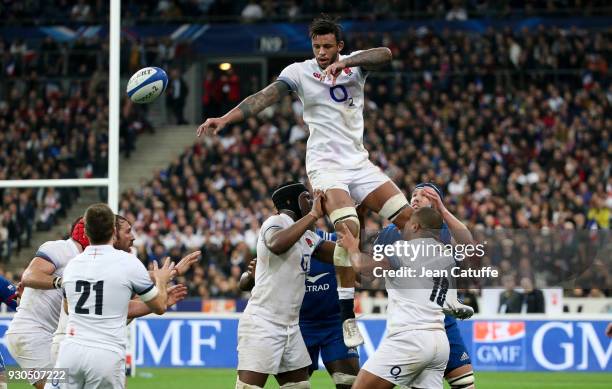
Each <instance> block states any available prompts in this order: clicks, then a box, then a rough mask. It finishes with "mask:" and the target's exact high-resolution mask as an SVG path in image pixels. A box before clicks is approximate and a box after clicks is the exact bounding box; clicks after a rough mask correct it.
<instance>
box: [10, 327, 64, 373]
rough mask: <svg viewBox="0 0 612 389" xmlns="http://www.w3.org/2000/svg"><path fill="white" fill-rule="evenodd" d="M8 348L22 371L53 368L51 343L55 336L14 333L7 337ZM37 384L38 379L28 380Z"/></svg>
mask: <svg viewBox="0 0 612 389" xmlns="http://www.w3.org/2000/svg"><path fill="white" fill-rule="evenodd" d="M5 339H6V348H7V349H8V351H9V352H10V353H11V355H12V356H13V359H14V360H15V361H16V362H17V364H18V365H19V367H21V368H22V369H49V368H52V367H53V357H52V355H51V342H52V340H53V335H52V334H50V333H46V332H42V331H41V332H33V333H23V334H20V333H14V332H9V333H7V334H6V335H5ZM28 381H29V382H30V384H32V385H33V384H35V383H36V382H37V381H39V380H36V379H32V380H28Z"/></svg>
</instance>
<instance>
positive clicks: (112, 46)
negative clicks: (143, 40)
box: [108, 0, 121, 213]
mask: <svg viewBox="0 0 612 389" xmlns="http://www.w3.org/2000/svg"><path fill="white" fill-rule="evenodd" d="M109 19H110V35H109V56H110V59H109V77H108V107H109V108H108V116H109V118H108V124H109V129H108V135H109V136H108V180H109V182H108V206H109V207H110V208H111V209H112V210H113V212H115V213H116V212H117V211H118V210H119V102H120V99H121V97H120V94H119V56H120V47H121V0H110V18H109Z"/></svg>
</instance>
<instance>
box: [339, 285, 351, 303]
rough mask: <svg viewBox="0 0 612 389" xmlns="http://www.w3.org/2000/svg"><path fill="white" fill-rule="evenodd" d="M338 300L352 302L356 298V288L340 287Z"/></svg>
mask: <svg viewBox="0 0 612 389" xmlns="http://www.w3.org/2000/svg"><path fill="white" fill-rule="evenodd" d="M338 298H339V299H340V300H352V299H354V298H355V288H342V287H340V286H339V287H338Z"/></svg>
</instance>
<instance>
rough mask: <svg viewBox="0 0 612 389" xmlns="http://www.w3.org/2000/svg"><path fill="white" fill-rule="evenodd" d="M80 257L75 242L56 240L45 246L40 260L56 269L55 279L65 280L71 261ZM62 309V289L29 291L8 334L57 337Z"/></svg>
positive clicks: (40, 250) (38, 253)
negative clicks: (63, 277)
mask: <svg viewBox="0 0 612 389" xmlns="http://www.w3.org/2000/svg"><path fill="white" fill-rule="evenodd" d="M78 254H79V248H78V247H77V245H76V243H74V241H73V240H72V239H66V240H54V241H49V242H45V243H43V244H42V245H41V246H40V248H39V249H38V251H37V252H36V257H38V258H42V259H44V260H47V261H49V262H50V263H52V264H53V266H54V267H55V271H54V272H53V275H54V276H57V277H61V276H62V274H63V273H64V269H65V267H66V265H67V264H68V263H69V261H71V260H72V258H74V257H75V256H77V255H78ZM61 308H62V292H61V291H60V290H58V289H47V290H43V289H33V288H25V289H24V291H23V296H21V300H20V302H19V307H18V308H17V313H16V314H15V317H13V320H12V321H11V324H10V326H9V329H8V330H7V332H11V333H31V332H38V331H45V332H47V333H49V334H53V332H54V331H55V329H56V328H57V323H58V321H59V316H60V309H61Z"/></svg>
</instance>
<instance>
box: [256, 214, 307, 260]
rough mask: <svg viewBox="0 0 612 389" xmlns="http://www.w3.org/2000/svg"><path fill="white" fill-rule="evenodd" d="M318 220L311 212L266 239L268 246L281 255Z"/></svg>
mask: <svg viewBox="0 0 612 389" xmlns="http://www.w3.org/2000/svg"><path fill="white" fill-rule="evenodd" d="M316 221H317V218H316V217H315V216H314V215H312V214H310V213H309V214H308V215H306V216H304V217H303V218H301V219H300V220H298V221H297V222H295V223H293V224H292V225H291V226H290V227H287V228H285V229H284V230H280V231H278V232H276V233H275V234H274V235H272V237H270V239H269V240H268V241H266V246H267V247H268V249H270V251H272V252H273V253H274V254H276V255H280V254H282V253H284V252H286V251H287V250H289V249H290V248H291V246H293V245H294V244H295V243H296V242H297V241H298V240H299V239H300V238H301V237H302V235H304V233H305V232H306V230H308V229H309V228H310V227H311V226H312V224H313V223H314V222H316Z"/></svg>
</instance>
